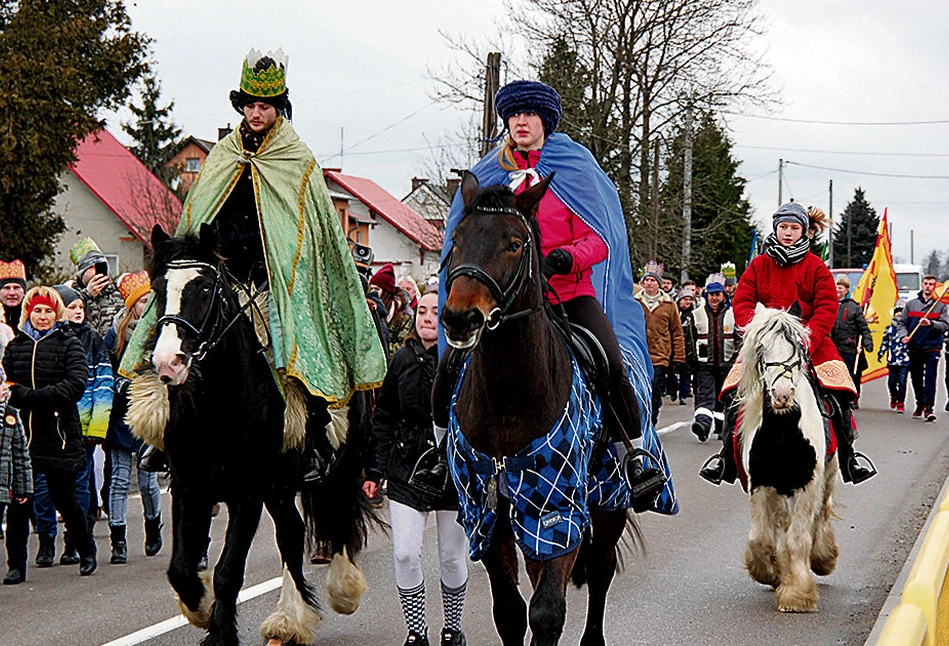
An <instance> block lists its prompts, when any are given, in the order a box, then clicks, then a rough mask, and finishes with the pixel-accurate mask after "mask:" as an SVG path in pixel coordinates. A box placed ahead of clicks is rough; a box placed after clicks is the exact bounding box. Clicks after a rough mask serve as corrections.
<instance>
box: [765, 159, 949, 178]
mask: <svg viewBox="0 0 949 646" xmlns="http://www.w3.org/2000/svg"><path fill="white" fill-rule="evenodd" d="M784 163H785V164H793V165H795V166H800V167H802V168H814V169H816V170H827V171H831V172H832V173H850V174H852V175H868V176H871V177H896V178H899V179H949V175H903V174H899V173H874V172H871V171H862V170H849V169H846V168H829V167H827V166H814V165H812V164H802V163H801V162H795V161H789V160H787V159H785V160H784Z"/></svg>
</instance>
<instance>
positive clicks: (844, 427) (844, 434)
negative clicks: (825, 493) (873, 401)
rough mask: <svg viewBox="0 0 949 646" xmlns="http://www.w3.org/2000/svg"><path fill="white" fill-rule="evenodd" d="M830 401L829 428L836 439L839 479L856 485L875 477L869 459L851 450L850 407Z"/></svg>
mask: <svg viewBox="0 0 949 646" xmlns="http://www.w3.org/2000/svg"><path fill="white" fill-rule="evenodd" d="M831 399H832V400H833V402H832V406H833V408H834V411H833V414H832V416H831V427H832V428H833V431H834V437H836V438H837V463H838V465H839V466H840V477H841V478H842V479H843V481H844V482H850V483H852V484H855V485H858V484H860V483H861V482H866V481H867V480H869V479H870V478H872V477H873V476H875V475H876V474H877V470H876V467H875V466H874V464H873V462H872V461H871V460H870V458H868V457H867V456H866V455H864V454H863V453H860V452H857V451H854V450H853V440H854V428H855V422H854V418H853V410H852V409H851V408H850V405H849V404H848V403H847V402H841V401H840V400H838V399H837V398H836V397H833V396H831ZM861 459H862V460H864V461H865V462H866V466H865V465H864V464H862V463H861V462H860V460H861Z"/></svg>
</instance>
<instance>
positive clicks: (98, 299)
mask: <svg viewBox="0 0 949 646" xmlns="http://www.w3.org/2000/svg"><path fill="white" fill-rule="evenodd" d="M69 258H70V259H71V260H72V261H73V263H74V264H75V265H76V278H75V279H74V280H73V281H72V283H73V284H72V285H71V287H73V288H74V289H76V290H78V291H79V292H80V293H81V294H82V296H83V299H84V300H85V303H86V321H87V322H88V323H89V325H90V326H91V327H92V329H93V330H95V331H96V332H97V333H98V334H99V336H101V337H103V338H105V335H106V333H108V331H109V328H110V327H112V320H113V319H114V318H115V315H116V314H117V313H118V312H120V311H122V310H123V309H124V308H125V301H124V300H123V299H122V295H121V294H119V290H118V289H117V288H116V286H115V283H113V282H112V279H111V278H109V261H108V259H107V258H106V257H105V254H104V253H102V251H100V250H99V245H97V244H96V242H95V240H93V239H92V238H83V239H82V240H80V241H79V242H77V243H76V244H75V245H73V247H72V249H70V250H69Z"/></svg>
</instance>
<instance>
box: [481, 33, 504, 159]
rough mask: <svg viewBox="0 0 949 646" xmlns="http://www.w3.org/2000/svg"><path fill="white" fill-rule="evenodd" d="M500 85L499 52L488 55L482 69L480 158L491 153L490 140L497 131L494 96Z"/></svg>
mask: <svg viewBox="0 0 949 646" xmlns="http://www.w3.org/2000/svg"><path fill="white" fill-rule="evenodd" d="M500 84H501V52H490V53H488V60H487V64H486V65H485V69H484V113H483V114H482V117H481V156H482V157H484V156H485V155H487V154H488V153H489V152H491V146H492V145H493V144H492V143H491V140H492V139H494V136H495V133H496V132H497V131H498V114H497V110H496V109H495V106H494V95H496V94H497V93H498V88H499V87H500Z"/></svg>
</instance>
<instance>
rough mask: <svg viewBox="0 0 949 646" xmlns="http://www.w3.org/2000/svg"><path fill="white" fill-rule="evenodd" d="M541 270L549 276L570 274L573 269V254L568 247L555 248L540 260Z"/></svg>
mask: <svg viewBox="0 0 949 646" xmlns="http://www.w3.org/2000/svg"><path fill="white" fill-rule="evenodd" d="M540 270H541V271H542V272H544V276H546V277H547V278H550V277H551V276H555V275H557V274H569V273H570V272H571V271H572V270H573V256H572V255H571V254H570V252H569V251H567V250H566V249H554V250H553V251H551V252H550V253H549V254H547V255H546V256H545V257H544V259H543V260H542V261H541V262H540Z"/></svg>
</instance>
